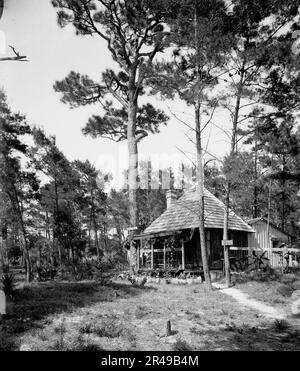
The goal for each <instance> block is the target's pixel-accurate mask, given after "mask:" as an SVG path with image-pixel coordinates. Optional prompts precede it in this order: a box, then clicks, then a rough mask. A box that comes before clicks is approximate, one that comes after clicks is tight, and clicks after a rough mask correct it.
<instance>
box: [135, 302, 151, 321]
mask: <svg viewBox="0 0 300 371" xmlns="http://www.w3.org/2000/svg"><path fill="white" fill-rule="evenodd" d="M148 313H149V309H148V308H147V307H145V306H142V305H138V306H137V308H136V310H135V317H136V318H137V319H142V318H144V317H145V316H147V314H148Z"/></svg>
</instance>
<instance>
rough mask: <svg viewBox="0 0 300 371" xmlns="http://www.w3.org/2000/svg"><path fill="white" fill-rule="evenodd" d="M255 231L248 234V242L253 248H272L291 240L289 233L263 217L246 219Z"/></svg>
mask: <svg viewBox="0 0 300 371" xmlns="http://www.w3.org/2000/svg"><path fill="white" fill-rule="evenodd" d="M247 223H248V224H250V225H251V227H252V228H253V229H254V231H255V233H252V234H249V240H248V244H249V246H251V247H253V248H259V249H262V250H265V249H269V248H270V249H274V248H280V247H281V246H282V245H284V244H286V245H288V244H289V243H290V242H291V237H290V235H289V234H287V233H285V232H283V231H282V230H281V229H279V228H278V227H276V226H275V225H274V224H272V223H268V221H267V220H266V219H264V218H255V219H249V220H247Z"/></svg>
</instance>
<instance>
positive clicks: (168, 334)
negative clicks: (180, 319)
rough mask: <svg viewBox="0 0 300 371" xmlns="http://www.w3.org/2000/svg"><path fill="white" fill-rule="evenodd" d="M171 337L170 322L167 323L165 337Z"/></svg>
mask: <svg viewBox="0 0 300 371" xmlns="http://www.w3.org/2000/svg"><path fill="white" fill-rule="evenodd" d="M170 335H172V328H171V321H170V320H168V321H167V331H166V336H170Z"/></svg>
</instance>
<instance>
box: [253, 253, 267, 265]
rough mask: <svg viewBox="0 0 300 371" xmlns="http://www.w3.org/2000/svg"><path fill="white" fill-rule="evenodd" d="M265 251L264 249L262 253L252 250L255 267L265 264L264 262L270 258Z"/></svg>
mask: <svg viewBox="0 0 300 371" xmlns="http://www.w3.org/2000/svg"><path fill="white" fill-rule="evenodd" d="M266 252H267V251H264V252H263V253H262V254H259V253H256V252H255V251H252V258H253V263H252V264H253V265H254V266H255V268H256V269H261V268H263V267H265V266H266V263H267V262H268V261H269V260H270V259H269V258H267V257H266V256H265V254H266Z"/></svg>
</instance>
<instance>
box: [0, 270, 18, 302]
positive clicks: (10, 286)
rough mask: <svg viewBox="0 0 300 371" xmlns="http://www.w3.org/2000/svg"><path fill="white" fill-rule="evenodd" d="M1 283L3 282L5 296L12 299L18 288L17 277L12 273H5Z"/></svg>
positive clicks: (0, 279) (0, 280)
mask: <svg viewBox="0 0 300 371" xmlns="http://www.w3.org/2000/svg"><path fill="white" fill-rule="evenodd" d="M0 282H1V285H2V289H3V291H4V294H5V295H6V296H8V297H10V298H11V297H12V296H13V294H14V291H15V288H16V278H15V276H14V275H13V274H12V273H4V274H3V275H2V276H1V278H0Z"/></svg>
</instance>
